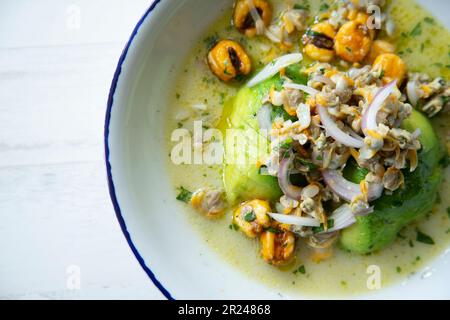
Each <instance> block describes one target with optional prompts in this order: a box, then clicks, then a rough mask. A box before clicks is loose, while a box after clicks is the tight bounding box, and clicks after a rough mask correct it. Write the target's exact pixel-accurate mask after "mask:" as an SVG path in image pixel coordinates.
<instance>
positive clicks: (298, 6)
mask: <svg viewBox="0 0 450 320" xmlns="http://www.w3.org/2000/svg"><path fill="white" fill-rule="evenodd" d="M294 9H296V10H306V11H309V5H308V4H299V3H296V4H294Z"/></svg>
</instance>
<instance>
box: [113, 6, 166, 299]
mask: <svg viewBox="0 0 450 320" xmlns="http://www.w3.org/2000/svg"><path fill="white" fill-rule="evenodd" d="M160 1H161V0H155V1H154V2H153V3H152V4H151V6H150V7H149V8H148V9H147V11H146V12H145V13H144V15H143V16H142V17H141V19H140V20H139V22H138V23H137V24H136V27H135V28H134V30H133V32H132V34H131V36H130V38H129V40H128V42H127V44H126V46H125V48H124V49H123V52H122V54H121V56H120V59H119V62H118V64H117V68H116V71H115V73H114V77H113V80H112V83H111V88H110V90H109V96H108V103H107V108H106V116H105V127H104V144H105V162H106V173H107V179H108V187H109V195H110V197H111V201H112V204H113V207H114V211H115V212H116V216H117V220H118V221H119V224H120V228H121V229H122V232H123V234H124V236H125V238H126V240H127V242H128V245H129V246H130V248H131V251H132V252H133V254H134V255H135V257H136V259H137V260H138V261H139V264H140V265H141V267H142V268H143V269H144V271H145V272H146V273H147V275H148V277H149V278H150V279H151V280H152V282H153V283H154V285H155V286H156V287H157V288H158V289H159V290H160V291H161V293H162V294H163V295H164V296H165V297H166V298H167V299H169V300H174V298H173V297H172V295H171V294H170V293H169V291H167V289H166V288H164V286H163V285H162V284H161V282H159V280H158V279H157V278H156V276H155V274H154V273H153V271H152V270H151V269H150V268H149V267H148V266H147V265H146V263H145V261H144V259H143V258H142V256H141V255H140V253H139V251H138V250H137V248H136V246H135V245H134V243H133V241H132V240H131V237H130V234H129V232H128V230H127V226H126V223H125V220H124V219H123V216H122V212H121V209H120V205H119V202H118V200H117V197H116V191H115V187H114V181H113V177H112V173H111V162H110V159H109V156H110V152H109V144H108V138H109V126H110V120H111V110H112V107H113V104H114V94H115V92H116V88H117V83H118V81H119V77H120V74H121V72H122V64H123V63H124V61H125V59H126V57H127V54H128V49H129V48H130V45H131V43H132V42H133V40H134V38H135V36H136V34H137V33H138V31H139V29H140V27H141V25H142V23H143V22H144V21H145V19H147V18H148V17H149V15H150V13H151V12H152V11H153V10H154V9H155V7H156V6H157V5H158V3H160Z"/></svg>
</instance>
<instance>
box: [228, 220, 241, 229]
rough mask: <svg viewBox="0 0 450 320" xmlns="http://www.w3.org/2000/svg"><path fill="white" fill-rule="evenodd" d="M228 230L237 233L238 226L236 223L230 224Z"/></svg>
mask: <svg viewBox="0 0 450 320" xmlns="http://www.w3.org/2000/svg"><path fill="white" fill-rule="evenodd" d="M228 228H229V229H230V230H234V231H238V230H239V226H238V225H237V224H236V223H234V222H233V223H232V224H230V225H229V226H228Z"/></svg>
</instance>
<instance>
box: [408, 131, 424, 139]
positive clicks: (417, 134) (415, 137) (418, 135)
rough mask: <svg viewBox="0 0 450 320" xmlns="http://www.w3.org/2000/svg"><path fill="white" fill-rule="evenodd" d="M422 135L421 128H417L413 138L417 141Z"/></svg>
mask: <svg viewBox="0 0 450 320" xmlns="http://www.w3.org/2000/svg"><path fill="white" fill-rule="evenodd" d="M421 134H422V130H420V128H417V129H416V130H414V132H413V133H412V135H411V137H412V138H413V139H417V138H418V137H420V135H421Z"/></svg>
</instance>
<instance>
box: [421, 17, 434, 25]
mask: <svg viewBox="0 0 450 320" xmlns="http://www.w3.org/2000/svg"><path fill="white" fill-rule="evenodd" d="M423 21H425V22H426V23H429V24H434V19H433V18H430V17H425V18H424V19H423Z"/></svg>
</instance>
